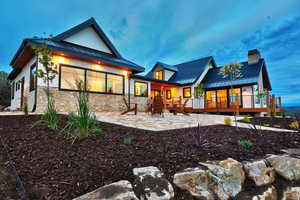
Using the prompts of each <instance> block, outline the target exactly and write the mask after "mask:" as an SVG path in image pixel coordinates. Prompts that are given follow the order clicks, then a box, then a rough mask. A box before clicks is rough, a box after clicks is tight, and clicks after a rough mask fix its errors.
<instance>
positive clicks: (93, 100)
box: [36, 86, 147, 113]
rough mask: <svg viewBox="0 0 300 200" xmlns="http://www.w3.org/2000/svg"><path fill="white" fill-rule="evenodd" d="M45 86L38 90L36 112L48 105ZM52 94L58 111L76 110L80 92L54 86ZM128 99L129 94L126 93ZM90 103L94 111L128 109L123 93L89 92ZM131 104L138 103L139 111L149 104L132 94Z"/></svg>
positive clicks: (42, 110)
mask: <svg viewBox="0 0 300 200" xmlns="http://www.w3.org/2000/svg"><path fill="white" fill-rule="evenodd" d="M45 89H46V88H45V87H41V86H40V87H38V91H37V108H36V112H39V113H40V112H44V110H45V108H46V107H47V96H46V93H45ZM50 91H51V94H52V95H53V97H54V100H55V106H56V109H57V111H58V112H63V113H71V112H75V111H76V94H78V92H71V91H60V90H58V88H54V87H52V88H51V89H50ZM125 98H126V100H127V101H128V94H125ZM89 100H90V105H91V108H92V111H93V112H105V111H106V112H121V111H125V110H126V106H125V103H124V101H123V95H109V94H97V93H89ZM130 101H131V106H133V105H132V104H133V103H137V104H138V110H139V111H145V110H146V106H147V98H145V97H134V96H133V95H131V100H130Z"/></svg>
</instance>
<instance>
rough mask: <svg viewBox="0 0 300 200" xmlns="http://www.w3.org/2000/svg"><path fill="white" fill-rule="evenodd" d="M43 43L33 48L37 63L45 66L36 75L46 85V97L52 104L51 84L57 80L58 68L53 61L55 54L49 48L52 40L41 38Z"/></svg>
mask: <svg viewBox="0 0 300 200" xmlns="http://www.w3.org/2000/svg"><path fill="white" fill-rule="evenodd" d="M41 39H42V40H43V43H42V44H41V45H40V46H33V47H32V48H33V50H34V52H35V54H36V57H37V61H38V62H39V63H40V64H41V65H42V66H43V69H38V71H37V73H36V75H37V77H39V78H41V79H43V81H44V83H46V85H47V88H46V95H47V103H48V104H49V103H50V98H51V94H50V83H51V82H52V81H53V80H54V79H55V77H56V75H57V74H58V72H57V70H56V66H55V64H54V63H53V61H52V58H53V54H52V51H51V49H50V48H49V46H48V44H47V41H51V37H50V38H41Z"/></svg>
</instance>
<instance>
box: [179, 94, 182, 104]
mask: <svg viewBox="0 0 300 200" xmlns="http://www.w3.org/2000/svg"><path fill="white" fill-rule="evenodd" d="M181 104H182V97H181V96H180V97H179V107H181Z"/></svg>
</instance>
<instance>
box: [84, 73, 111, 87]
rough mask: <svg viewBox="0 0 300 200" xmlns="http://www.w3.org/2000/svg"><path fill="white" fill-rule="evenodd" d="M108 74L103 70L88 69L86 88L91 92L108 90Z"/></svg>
mask: <svg viewBox="0 0 300 200" xmlns="http://www.w3.org/2000/svg"><path fill="white" fill-rule="evenodd" d="M105 77H106V74H105V73H102V72H95V71H87V74H86V81H87V84H86V89H87V90H88V91H91V92H106V91H105V88H106V83H105V82H106V81H105V79H106V78H105Z"/></svg>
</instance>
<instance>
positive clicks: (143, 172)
mask: <svg viewBox="0 0 300 200" xmlns="http://www.w3.org/2000/svg"><path fill="white" fill-rule="evenodd" d="M133 174H134V175H135V176H136V177H137V178H136V180H135V184H134V189H135V191H136V194H137V196H138V197H139V198H140V199H141V200H146V199H147V200H169V199H173V198H174V189H173V187H172V185H171V183H170V182H169V181H168V180H167V179H165V178H164V174H163V173H162V172H161V171H160V170H159V169H158V168H157V167H152V166H150V167H143V168H134V169H133Z"/></svg>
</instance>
